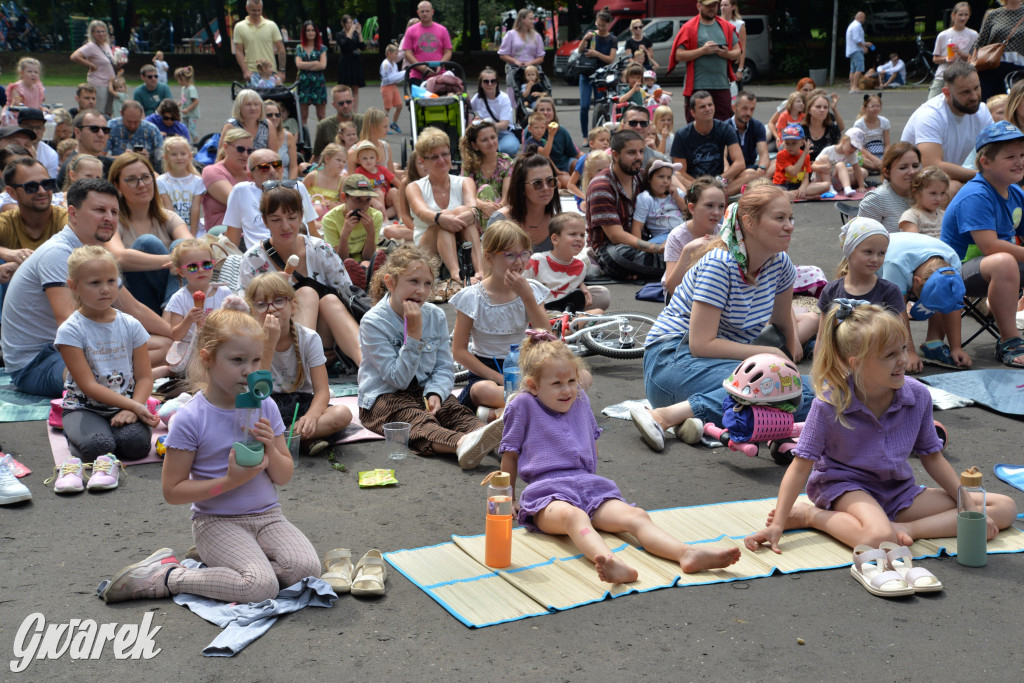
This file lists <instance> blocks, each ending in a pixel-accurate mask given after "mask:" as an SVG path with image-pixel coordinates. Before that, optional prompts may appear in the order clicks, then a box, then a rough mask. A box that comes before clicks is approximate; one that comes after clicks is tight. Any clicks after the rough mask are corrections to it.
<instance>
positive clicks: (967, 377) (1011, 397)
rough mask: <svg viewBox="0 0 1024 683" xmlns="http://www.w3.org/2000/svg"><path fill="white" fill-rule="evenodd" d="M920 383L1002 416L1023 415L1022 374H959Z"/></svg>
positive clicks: (996, 370) (1001, 371) (993, 370)
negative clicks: (960, 397) (962, 398)
mask: <svg viewBox="0 0 1024 683" xmlns="http://www.w3.org/2000/svg"><path fill="white" fill-rule="evenodd" d="M920 379H921V381H922V382H924V383H925V384H930V385H931V386H933V387H938V388H939V389H945V390H946V391H948V392H950V393H951V394H956V395H957V396H963V397H964V398H969V399H971V400H973V401H974V402H975V403H980V404H981V405H983V406H986V407H988V408H991V409H992V410H995V411H996V412H1000V413H1003V414H1005V415H1024V372H1021V371H1020V370H1013V369H1011V368H989V369H987V370H961V371H957V372H943V373H941V374H938V375H929V376H928V377H921V378H920Z"/></svg>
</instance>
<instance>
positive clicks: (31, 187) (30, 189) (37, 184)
mask: <svg viewBox="0 0 1024 683" xmlns="http://www.w3.org/2000/svg"><path fill="white" fill-rule="evenodd" d="M7 187H20V188H21V189H23V190H25V192H27V193H29V194H35V193H36V192H39V188H43V189H44V190H46V191H47V192H56V191H57V187H58V185H57V181H56V180H54V179H53V178H47V179H46V180H30V181H29V182H27V183H11V184H10V185H8V186H7Z"/></svg>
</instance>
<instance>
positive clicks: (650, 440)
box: [629, 408, 665, 452]
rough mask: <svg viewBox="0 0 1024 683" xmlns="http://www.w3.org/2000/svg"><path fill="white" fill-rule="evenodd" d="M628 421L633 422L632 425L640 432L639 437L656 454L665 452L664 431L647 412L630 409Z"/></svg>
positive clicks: (643, 409)
mask: <svg viewBox="0 0 1024 683" xmlns="http://www.w3.org/2000/svg"><path fill="white" fill-rule="evenodd" d="M629 419H631V420H633V424H634V425H636V428H637V429H638V430H640V435H641V436H643V437H644V441H645V442H646V443H647V445H648V446H650V447H651V448H653V449H654V450H656V451H658V452H661V451H663V450H665V430H664V429H662V428H661V425H660V424H658V422H657V420H655V419H654V417H653V416H652V415H651V413H650V411H649V410H647V409H646V408H630V409H629Z"/></svg>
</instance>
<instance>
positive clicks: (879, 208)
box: [857, 181, 910, 232]
mask: <svg viewBox="0 0 1024 683" xmlns="http://www.w3.org/2000/svg"><path fill="white" fill-rule="evenodd" d="M909 208H910V200H909V199H906V198H904V197H901V196H899V195H898V194H896V191H895V190H893V189H892V185H890V184H889V183H888V181H886V182H884V183H882V185H881V186H880V187H876V188H874V189H873V190H871V191H870V192H868V193H867V194H866V195H865V196H864V199H862V200H861V202H860V205H859V206H858V207H857V215H858V216H863V217H864V218H874V219H875V220H876V221H878V222H879V223H881V224H882V225H884V226H885V229H886V230H888V231H889V232H899V231H900V217H901V216H902V215H903V212H904V211H906V210H907V209H909Z"/></svg>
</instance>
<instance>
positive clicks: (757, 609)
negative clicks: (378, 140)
mask: <svg viewBox="0 0 1024 683" xmlns="http://www.w3.org/2000/svg"><path fill="white" fill-rule="evenodd" d="M751 89H752V90H754V91H755V92H757V93H758V94H760V95H762V96H763V97H772V98H777V99H780V98H782V97H784V96H785V95H786V91H787V89H786V88H784V87H774V86H772V87H764V88H758V87H756V85H755V86H753V87H752V88H751ZM49 90H50V95H51V97H52V98H53V99H54V100H60V99H61V98H63V101H64V102H65V103H70V102H72V101H73V98H72V96H71V89H61V88H51V89H49ZM62 90H64V91H66V92H62ZM837 90H838V91H839V92H840V94H841V95H842V100H841V102H840V105H839V106H840V111H841V112H842V114H843V116H844V118H845V120H846V122H847V125H850V124H852V123H853V121H854V119H855V118H856V112H857V110H858V108H859V106H860V95H854V94H849V95H848V94H846V92H845V90H846V89H845V88H842V87H839V88H837ZM555 95H556V97H559V98H565V99H567V100H568V99H571V98H572V97H575V96H576V95H575V89H572V88H569V87H565V86H559V87H557V88H556V92H555ZM924 97H925V91H924V90H913V91H911V90H901V91H896V92H891V93H886V95H885V98H884V99H885V108H884V111H883V112H882V113H883V115H885V116H887V117H889V119H890V120H891V121H892V124H893V140H896V139H898V137H899V131H901V130H902V128H903V124H904V123H905V121H906V119H907V117H908V116H909V115H910V113H911V112H912V111H913V109H914V108H915V107H916V106H917V105H918V104H919V103H920V102H922V101H923V100H924ZM200 98H201V102H202V105H201V106H202V111H203V119H202V123H201V128H202V129H203V130H209V131H212V130H216V129H217V128H219V127H220V125H221V123H222V122H223V120H224V119H225V118H226V117H227V116H228V115H229V109H230V104H231V103H230V100H229V95H228V94H227V93H225V92H224V91H223V90H222V89H211V88H204V87H200ZM360 102H361V108H365V107H367V106H374V105H375V106H379V103H380V95H379V92H378V90H377V89H376V88H372V87H371V88H366V89H364V90H363V91H362V93H361V97H360ZM773 107H774V102H772V103H767V102H766V103H765V104H762V105H759V107H758V112H757V115H758V117H759V118H761V120H763V121H766V120H767V119H768V117H769V115H770V113H771V109H772V108H773ZM575 112H576V107H575V106H574V105H571V104H568V103H566V104H564V105H562V106H560V107H559V114H560V115H561V117H562V119H563V121H564V123H565V124H566V125H568V126H569V127H570V128H571V129H572V131H573V132H574V134H575V135H574V137H576V138H577V139H579V137H580V134H579V133H580V132H579V131H577V130H576V129H575V127H576V125H578V123H577V119H578V116H576V114H575ZM676 112H677V113H676V121H677V122H681V121H682V120H683V116H682V112H681V110H680V108H679V107H678V106H677V107H676ZM401 125H402V127H403V129H404V130H408V117H407V115H405V116H403V120H402V122H401ZM392 139H393V141H394V142H393V144H396V151H397V144H400V142H401V141H402V140H403V138H398V137H393V138H392ZM795 214H796V223H797V233H796V239H794V240H793V244H792V248H791V250H790V253H791V256H792V257H793V260H794V261H795V262H796V263H798V264H816V265H819V266H821V267H822V268H824V270H825V271H826V273H829V274H831V273H832V271H833V270H834V268H835V265H836V263H837V262H838V260H839V255H840V252H839V244H838V237H837V234H838V227H839V225H840V222H839V219H838V213H837V211H836V209H835V206H834V205H833V204H832V203H828V202H820V203H817V202H811V203H801V204H797V205H795ZM610 289H611V292H612V299H613V305H612V310H615V311H624V310H636V311H643V312H646V313H649V314H651V315H656V314H657V312H658V310H659V306H658V305H656V304H652V303H644V302H638V301H635V300H634V294H635V292H636V290H637V287H635V286H626V285H614V286H612V287H611V288H610ZM447 308H450V307H447ZM449 314H451V311H450V310H449ZM914 326H915V333H916V334H918V335H919V337H920V335H922V334H923V326H921V325H920V324H918V323H915V324H914ZM965 329H973V324H972V323H965ZM993 348H994V343H993V340H992V339H991V338H990V337H988V336H987V335H985V336H982V337H980V338H979V339H978V340H976V341H975V342H973V343H972V344H970V345H969V346H968V348H967V350H968V352H969V353H970V354H971V355H972V356H973V357H974V359H975V367H977V368H992V367H999V366H998V365H997V363H996V362H995V361H994V360H993ZM587 362H588V363H589V365H590V368H591V370H592V371H593V373H594V377H595V382H594V387H593V389H592V390H591V392H590V398H591V403H592V405H593V407H594V409H595V411H600V409H601V408H603V407H605V406H607V405H609V404H611V403H616V402H618V401H621V400H624V399H627V398H642V397H643V382H642V366H641V361H613V360H609V359H604V358H599V357H590V358H588V359H587ZM801 369H802V370H803V371H804V372H807V371H809V364H808V363H804V364H803V365H802V366H801ZM928 372H933V371H932V370H929V371H928ZM1007 372H1010V370H1007ZM1021 377H1022V381H1024V373H1022V374H1021ZM938 417H939V419H941V420H942V421H943V422H944V423H945V425H946V426H947V428H948V429H949V432H950V436H951V442H950V444H949V447H948V448H947V450H946V454H947V457H948V459H949V460H950V462H951V463H952V465H953V467H954V469H956V470H957V471H960V470H963V469H966V468H967V467H968V466H970V465H978V466H979V467H981V468H982V470H983V471H984V473H985V486H986V488H987V489H988V490H989V491H995V492H1000V493H1007V494H1011V495H1013V496H1014V497H1015V498H1016V499H1017V501H1018V505H1021V506H1022V507H1024V497H1022V496H1021V494H1020V492H1019V491H1016V490H1014V489H1010V488H1009V487H1007V486H1005V485H1004V484H1003V483H1002V482H999V481H998V480H996V478H995V476H994V475H993V474H992V466H993V465H994V464H995V463H1000V462H1008V463H1021V462H1022V456H1021V453H1020V442H1019V441H1018V439H1019V438H1020V433H1021V423H1020V422H1019V421H1017V420H1014V419H1011V418H1008V417H1005V416H1002V415H999V414H996V413H993V412H990V411H987V410H985V409H983V408H979V407H969V408H963V409H959V410H953V411H948V412H944V413H941V414H939V415H938ZM598 424H599V425H600V426H601V427H603V428H604V434H603V435H602V437H601V439H600V441H599V447H600V465H599V470H598V471H599V473H600V474H602V475H604V476H607V477H610V478H611V479H613V480H615V481H616V482H617V483H618V485H619V487H620V488H621V490H622V492H623V494H624V495H625V497H626V498H627V499H628V500H629V501H631V502H635V503H636V504H637V505H639V506H641V507H644V508H647V509H652V510H653V509H659V508H668V507H677V506H682V505H701V504H706V503H717V502H723V501H732V500H742V499H760V498H767V497H774V496H775V495H776V493H777V490H778V485H779V482H780V479H781V477H782V474H783V469H782V468H780V467H779V466H777V465H775V464H774V463H773V462H772V460H771V459H770V458H769V457H767V454H766V453H765V451H764V449H762V456H761V457H758V458H747V457H746V456H744V455H742V454H739V453H735V452H732V451H729V450H727V449H722V448H719V449H714V450H712V449H707V448H699V447H691V446H687V445H684V444H682V443H680V442H676V441H671V443H670V444H669V445H668V446H667V448H666V449H665V451H664V452H662V453H654V452H652V451H650V450H649V449H648V448H647V447H646V446H645V445H644V443H643V442H642V440H641V439H640V437H639V435H638V433H637V431H636V429H635V428H634V427H633V425H632V424H631V423H629V422H625V421H621V420H614V419H608V418H605V417H603V416H601V415H598ZM45 429H46V425H45V423H44V422H28V423H7V424H3V425H0V435H2V436H0V442H2V444H3V447H4V450H5V451H6V452H11V453H14V454H16V456H17V457H18V459H19V460H21V461H22V462H23V463H25V464H26V465H28V466H29V467H30V468H32V470H33V473H32V474H31V475H30V476H29V477H27V478H26V479H25V480H24V481H25V483H27V485H28V486H29V488H30V489H31V490H32V493H33V496H34V499H33V501H31V502H29V503H25V504H18V505H12V506H5V507H2V508H0V666H2V669H0V670H3V671H4V675H0V679H2V680H40V681H41V680H76V681H83V682H85V681H108V680H111V679H114V680H129V679H136V680H194V681H208V680H218V681H220V680H244V681H251V680H268V681H297V680H301V681H320V680H323V681H328V680H330V681H338V680H369V681H373V680H382V681H405V680H428V681H433V680H445V681H471V680H572V681H577V680H579V681H582V680H587V681H606V680H612V679H625V680H639V679H642V678H645V679H650V680H669V679H671V680H721V681H744V680H807V681H812V680H823V679H831V680H864V679H866V680H880V681H881V680H965V679H968V678H972V679H988V680H1020V679H1021V676H1022V673H1024V658H1022V657H1021V655H1020V653H1017V652H1016V649H1015V645H1014V644H1013V643H1014V642H1016V640H1015V639H1016V638H1017V637H1018V636H1019V629H1020V626H1021V625H1022V623H1024V622H1022V617H1021V602H1020V598H1019V590H1020V585H1021V580H1022V578H1024V557H1022V556H1020V555H993V556H989V561H988V565H987V566H986V567H984V568H981V569H968V568H965V567H961V566H960V565H959V564H957V563H956V561H955V560H954V559H951V558H942V559H934V560H926V561H923V562H922V564H923V565H924V566H925V567H927V568H928V569H930V570H932V571H933V572H934V573H935V574H936V575H937V576H938V577H939V578H940V579H941V580H942V581H943V583H944V584H945V587H946V588H945V591H944V592H942V593H940V594H937V595H934V596H930V597H923V596H922V597H913V598H910V599H907V600H884V599H882V598H877V597H874V596H871V595H869V594H868V593H867V592H866V591H865V590H864V589H863V588H862V587H861V586H860V584H858V583H857V582H856V581H855V580H854V579H852V578H851V577H850V575H849V573H848V570H846V569H845V568H844V569H835V570H825V571H816V572H805V573H798V574H793V575H788V576H785V575H775V576H772V577H769V578H764V579H757V580H752V581H745V582H740V583H722V584H714V585H710V586H703V587H693V588H686V589H682V588H676V589H667V590H661V591H656V592H653V593H648V594H642V595H630V596H625V597H621V598H617V599H615V600H608V601H605V602H602V603H599V604H593V605H588V606H585V607H580V608H576V609H572V610H568V611H566V612H561V613H556V614H552V615H548V616H543V617H538V618H532V619H526V620H522V621H518V622H514V623H509V624H503V625H498V626H492V627H489V628H485V629H482V630H478V631H477V630H471V629H468V628H466V627H465V626H463V625H462V624H461V623H460V622H458V621H456V620H455V619H454V618H452V617H451V616H450V615H449V614H448V613H447V612H445V611H444V610H443V609H442V608H441V607H440V606H439V605H437V604H436V603H435V602H434V601H433V600H431V599H430V598H428V597H427V595H426V594H425V593H423V592H422V591H420V590H419V589H418V588H416V587H415V586H413V585H412V584H411V583H410V582H409V581H407V580H406V579H405V578H404V577H402V576H401V575H399V574H398V573H397V572H395V571H391V572H390V574H389V578H388V583H387V595H386V596H385V597H383V598H381V599H377V600H360V599H356V598H353V597H351V596H347V595H346V596H342V597H341V598H340V599H339V600H338V602H337V603H336V604H335V605H334V607H333V608H332V609H307V610H304V611H302V612H299V613H297V614H293V615H290V616H287V617H285V618H282V619H281V620H280V621H278V623H277V624H276V625H275V626H274V627H273V628H271V629H270V631H269V632H268V633H267V634H266V635H264V636H263V637H262V638H261V639H260V640H258V641H256V642H255V643H254V644H252V645H250V646H249V647H248V648H247V649H246V650H245V651H244V652H242V653H241V654H240V655H238V656H236V657H234V658H232V659H214V658H204V657H202V656H201V654H200V652H201V650H202V648H203V647H204V646H206V645H207V644H208V643H209V642H210V641H211V640H213V638H214V637H215V636H216V635H217V634H218V633H219V632H220V629H219V628H217V627H215V626H213V625H211V624H208V623H206V622H205V621H203V620H201V619H200V618H199V617H197V616H195V615H193V614H192V613H191V612H189V611H188V610H186V609H184V608H181V607H178V606H176V605H174V604H173V603H172V602H171V601H169V600H146V601H138V602H128V603H121V604H117V605H110V606H107V605H105V604H104V603H103V602H101V601H100V600H99V599H98V598H97V597H96V596H95V589H96V585H97V584H98V583H99V582H100V581H101V580H103V579H105V578H109V577H110V576H111V575H112V574H113V573H114V572H116V571H117V570H118V569H119V568H121V567H122V566H124V565H126V564H128V563H131V562H135V561H137V560H139V559H141V558H143V557H145V556H146V555H147V554H149V553H150V552H152V551H153V550H154V549H156V548H159V547H162V546H169V547H172V548H173V549H174V550H175V551H177V552H178V553H179V556H183V555H184V552H185V550H186V549H187V548H188V547H189V546H190V545H191V544H192V540H191V527H190V522H189V512H188V510H187V509H186V508H185V507H183V506H171V505H168V504H167V503H166V502H164V500H163V497H162V495H161V492H160V468H159V467H158V466H156V465H141V466H133V467H129V468H128V470H127V476H125V477H124V479H123V483H122V485H121V487H120V488H119V489H117V490H115V491H111V492H108V493H101V494H91V493H85V494H81V495H78V496H71V497H59V496H56V495H54V494H53V492H52V490H51V489H50V488H47V487H44V486H43V483H42V481H43V479H44V478H46V477H47V476H49V471H50V467H51V466H52V458H51V456H50V449H49V447H48V443H47V438H46V433H45ZM338 461H339V462H341V463H343V464H344V465H345V466H346V471H344V472H337V471H335V470H333V469H332V468H331V467H330V465H329V463H328V462H327V461H326V460H324V459H322V458H316V457H304V458H303V460H302V462H301V463H300V465H299V466H298V467H297V470H296V472H295V476H294V478H293V479H292V481H291V482H290V483H289V484H288V485H286V486H283V487H281V488H280V489H279V495H280V499H281V504H282V506H283V509H284V512H285V514H286V515H287V517H288V518H289V519H290V520H291V521H292V522H294V523H295V524H296V525H297V526H298V527H299V528H300V529H301V530H303V531H304V532H305V533H306V535H307V536H308V537H309V538H310V540H311V541H312V543H313V545H314V546H315V547H316V549H317V551H318V552H319V553H320V554H321V555H322V554H324V553H326V552H327V551H328V550H331V549H333V548H337V547H347V548H351V549H352V550H353V554H354V555H356V557H359V556H361V555H362V553H363V552H365V551H366V550H367V549H369V548H374V547H376V548H380V549H382V550H384V551H389V550H397V549H401V548H415V547H420V546H426V545H433V544H437V543H442V542H444V541H447V540H448V539H449V537H450V536H451V535H452V534H474V533H482V532H483V526H484V507H483V494H482V489H481V488H480V486H479V483H480V481H481V480H482V478H483V477H484V475H485V474H486V473H487V472H489V471H492V470H494V469H496V468H497V466H498V461H497V460H496V459H493V458H490V459H485V461H484V463H483V464H482V466H481V467H480V468H479V469H478V470H476V471H475V472H463V471H462V470H460V469H459V467H458V465H457V464H456V463H455V460H454V459H453V458H421V457H416V456H413V457H410V458H409V459H407V460H405V461H403V462H401V463H399V464H398V465H397V467H395V469H396V476H397V478H398V480H399V481H400V482H401V484H400V485H399V486H397V487H392V488H386V489H359V488H358V486H357V472H359V471H362V470H366V469H372V468H376V467H390V466H391V465H392V463H391V462H390V461H388V460H387V458H386V455H385V450H384V445H383V442H371V443H362V444H355V445H350V446H344V447H342V448H341V451H340V454H339V457H338ZM913 465H914V470H915V473H916V475H917V476H918V477H919V479H920V481H922V482H928V478H927V475H926V474H925V473H924V472H923V470H922V469H921V467H920V465H919V463H918V462H917V461H914V462H913ZM784 547H785V546H783V548H784ZM35 613H41V614H42V615H43V616H44V618H45V620H46V623H47V624H49V625H51V626H55V627H56V626H59V625H61V624H68V623H69V622H74V620H82V621H84V620H90V619H91V620H94V621H95V622H96V623H99V624H104V623H116V624H140V623H142V622H143V619H144V617H147V615H149V614H150V613H152V616H151V617H147V618H149V619H151V627H150V631H152V629H153V628H156V627H159V631H158V632H157V633H155V634H153V636H152V641H153V642H154V643H155V648H159V653H158V654H156V655H155V656H154V657H152V658H151V659H148V660H139V661H131V660H120V659H117V658H116V657H115V654H114V650H115V648H114V647H113V644H111V643H108V644H107V645H106V646H105V647H104V648H103V649H102V651H99V650H97V651H96V654H97V658H96V659H93V660H85V661H81V660H75V659H73V658H72V656H71V653H70V652H65V653H64V654H63V655H62V656H60V657H59V658H57V659H55V660H53V661H33V662H32V663H30V664H29V666H28V668H27V670H25V671H24V672H23V673H20V674H13V673H12V674H8V673H7V671H8V667H7V665H6V662H5V661H3V660H6V659H11V660H15V659H17V658H18V657H19V656H21V655H22V654H23V653H24V652H25V651H27V650H25V649H22V648H27V646H28V645H30V644H31V640H32V639H31V636H32V632H29V633H28V636H27V637H25V638H18V637H17V636H18V632H19V629H20V628H21V627H22V626H23V624H25V623H26V619H27V618H28V617H29V616H30V615H32V614H35ZM61 637H62V636H61V634H56V636H55V638H56V639H57V640H58V641H59V640H60V638H61ZM63 637H67V636H66V634H65V635H64V636H63ZM798 639H799V640H798ZM16 647H17V648H18V649H17V650H16V649H15V648H16ZM33 651H34V650H31V651H29V654H31V652H33Z"/></svg>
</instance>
